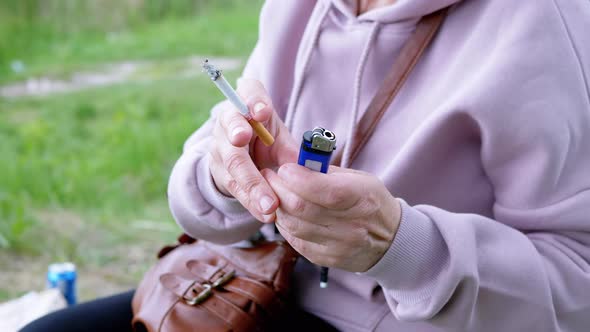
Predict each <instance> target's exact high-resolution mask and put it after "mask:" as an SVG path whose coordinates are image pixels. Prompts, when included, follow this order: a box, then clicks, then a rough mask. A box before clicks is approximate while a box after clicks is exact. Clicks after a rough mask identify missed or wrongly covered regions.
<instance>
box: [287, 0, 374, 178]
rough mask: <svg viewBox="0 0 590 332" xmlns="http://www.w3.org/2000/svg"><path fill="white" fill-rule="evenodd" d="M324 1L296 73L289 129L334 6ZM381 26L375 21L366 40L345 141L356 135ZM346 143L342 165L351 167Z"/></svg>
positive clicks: (288, 118) (289, 109)
mask: <svg viewBox="0 0 590 332" xmlns="http://www.w3.org/2000/svg"><path fill="white" fill-rule="evenodd" d="M324 3H325V4H326V5H325V7H324V8H323V10H322V12H321V14H320V16H319V18H318V20H317V24H316V25H315V26H314V27H313V32H312V35H311V38H310V39H311V42H310V44H309V47H308V48H307V49H306V50H305V53H304V55H303V63H302V67H301V71H300V72H299V73H298V75H297V74H296V75H295V82H294V84H293V90H292V92H291V97H290V98H289V100H290V102H289V107H288V109H287V114H286V119H285V125H286V126H287V128H288V129H289V130H293V121H294V118H295V113H296V110H297V103H298V102H299V97H300V95H301V89H302V87H303V81H304V78H305V74H306V73H307V70H308V68H309V65H310V62H311V57H312V54H313V51H314V49H315V48H316V44H317V42H318V40H319V36H320V32H321V26H322V24H323V23H324V20H325V19H326V17H327V16H328V13H329V12H330V9H331V7H332V2H331V1H327V2H324ZM379 28H380V23H379V22H374V23H373V25H372V27H371V31H370V32H369V36H368V38H367V41H366V42H365V46H364V47H363V51H362V53H361V56H360V58H359V63H358V65H357V68H356V73H355V77H354V88H353V91H354V92H353V100H352V114H351V117H350V123H349V128H348V135H347V137H346V139H345V140H343V141H344V142H352V138H353V137H354V135H355V133H356V122H357V118H358V113H359V108H360V100H361V85H362V80H363V74H364V72H365V68H366V65H367V60H368V58H369V53H370V50H371V45H372V44H373V42H374V40H375V37H376V36H377V32H378V31H379ZM341 142H342V141H341ZM345 145H346V146H345V147H344V152H343V158H342V165H341V166H342V167H349V166H350V163H349V158H350V153H351V151H350V147H349V145H350V144H345Z"/></svg>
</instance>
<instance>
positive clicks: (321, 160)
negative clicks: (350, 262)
mask: <svg viewBox="0 0 590 332" xmlns="http://www.w3.org/2000/svg"><path fill="white" fill-rule="evenodd" d="M335 149H336V135H334V133H333V132H331V131H329V130H326V129H324V128H321V127H315V128H314V129H313V130H308V131H306V132H305V133H304V134H303V140H302V141H301V148H300V149H299V159H298V161H297V163H298V164H299V165H301V166H305V167H307V168H309V169H311V170H314V171H317V172H322V173H327V172H328V166H330V158H332V152H333V151H334V150H335ZM320 287H321V288H326V287H328V268H327V267H325V266H322V267H321V270H320Z"/></svg>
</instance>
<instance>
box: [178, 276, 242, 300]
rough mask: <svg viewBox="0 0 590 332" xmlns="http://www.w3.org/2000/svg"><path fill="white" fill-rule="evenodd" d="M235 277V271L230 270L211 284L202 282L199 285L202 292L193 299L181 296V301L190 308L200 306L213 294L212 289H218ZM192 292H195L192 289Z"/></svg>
mask: <svg viewBox="0 0 590 332" xmlns="http://www.w3.org/2000/svg"><path fill="white" fill-rule="evenodd" d="M235 275H236V270H231V271H230V272H227V273H224V274H222V275H221V276H219V277H218V278H217V279H215V281H213V283H208V282H202V283H200V285H201V286H203V290H202V291H200V292H199V294H197V296H195V297H194V298H189V297H186V296H183V297H182V299H183V300H184V303H186V304H188V305H190V306H195V305H197V304H201V303H203V302H205V300H207V299H208V298H209V297H210V296H211V295H212V294H213V289H215V288H220V287H221V286H223V285H225V284H227V283H228V282H229V281H230V280H232V279H233V278H234V277H235ZM192 291H193V293H196V292H197V291H196V290H195V289H194V288H193V289H192Z"/></svg>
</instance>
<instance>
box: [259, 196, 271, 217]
mask: <svg viewBox="0 0 590 332" xmlns="http://www.w3.org/2000/svg"><path fill="white" fill-rule="evenodd" d="M273 203H274V200H273V199H272V198H270V197H269V196H264V197H262V198H261V199H260V210H261V212H262V213H265V212H267V211H268V210H269V209H270V208H271V207H272V204H273Z"/></svg>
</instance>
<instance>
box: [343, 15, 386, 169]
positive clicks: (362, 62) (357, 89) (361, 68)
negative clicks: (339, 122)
mask: <svg viewBox="0 0 590 332" xmlns="http://www.w3.org/2000/svg"><path fill="white" fill-rule="evenodd" d="M379 27H380V24H379V22H374V23H373V26H372V27H371V31H370V32H369V37H368V38H367V41H366V42H365V47H364V48H363V52H362V53H361V57H360V59H359V63H358V65H357V68H356V73H355V75H354V89H353V91H354V94H353V98H352V114H351V116H350V124H349V126H348V136H347V137H346V142H348V144H346V145H345V147H344V152H343V155H342V165H341V167H344V168H346V167H349V166H350V154H351V153H352V151H351V150H350V149H351V147H350V145H351V143H352V139H353V137H354V135H355V134H356V123H357V120H358V113H359V108H360V103H361V85H362V82H363V74H364V72H365V68H366V65H367V60H368V59H369V52H370V50H371V45H373V41H374V40H375V36H377V31H379Z"/></svg>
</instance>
